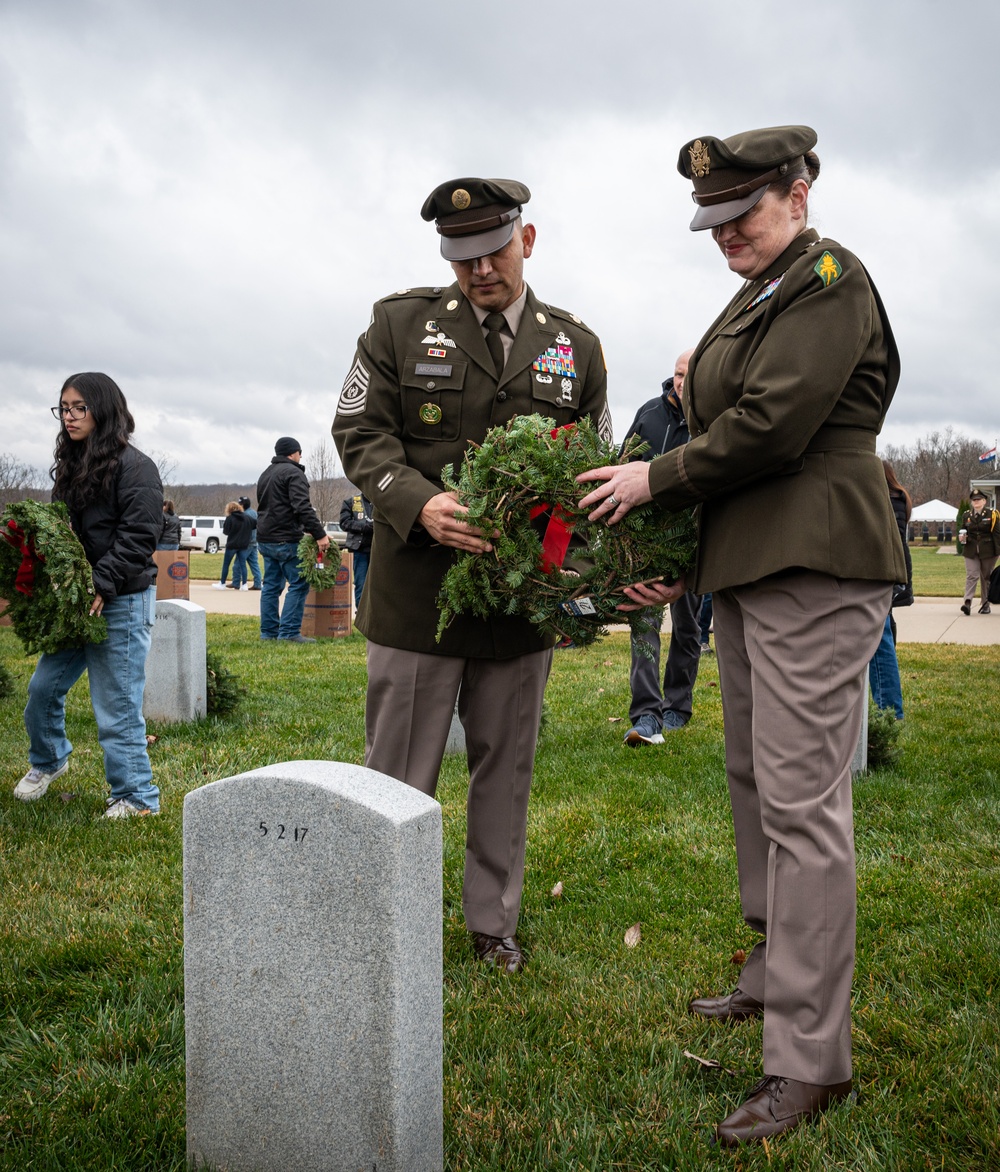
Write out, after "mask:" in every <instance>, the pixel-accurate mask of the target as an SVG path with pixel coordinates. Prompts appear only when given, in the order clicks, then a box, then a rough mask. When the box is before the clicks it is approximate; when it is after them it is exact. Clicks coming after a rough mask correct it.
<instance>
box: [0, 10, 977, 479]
mask: <svg viewBox="0 0 1000 1172" xmlns="http://www.w3.org/2000/svg"><path fill="white" fill-rule="evenodd" d="M998 13H1000V7H998V6H997V5H995V4H992V3H987V2H986V0H983V2H982V3H978V4H972V3H966V2H963V0H958V2H954V0H953V2H952V3H948V4H945V3H941V2H937V0H935V2H926V0H908V2H906V3H902V2H892V0H877V2H873V0H843V2H841V3H836V4H833V3H823V2H816V3H802V4H799V5H789V4H787V3H775V2H773V0H758V2H757V3H755V4H752V5H748V4H746V3H745V2H740V3H736V2H728V0H727V2H721V0H699V2H697V3H683V4H681V3H675V2H673V0H658V2H657V0H647V2H645V3H638V2H636V0H616V2H614V3H609V2H607V0H604V2H598V0H573V2H569V0H565V2H564V0H557V2H551V0H533V2H525V0H508V2H507V3H505V4H503V5H501V6H499V7H498V6H495V5H482V4H466V5H461V6H453V5H448V6H440V5H422V4H414V3H406V2H404V0H393V2H379V0H359V2H357V3H352V4H346V3H343V2H339V3H338V2H332V0H322V2H320V0H312V2H311V0H282V3H280V4H279V3H276V2H271V3H266V2H262V0H197V2H195V0H170V2H169V3H166V2H163V0H159V2H157V0H0V261H2V272H3V290H4V312H3V313H2V314H0V394H2V399H3V413H2V418H3V426H2V432H0V451H9V452H13V453H14V454H15V455H16V456H18V457H19V458H20V459H22V460H24V461H25V462H27V463H29V464H32V465H35V466H37V467H39V468H47V467H48V465H49V463H50V461H51V453H52V446H53V442H54V439H55V431H56V424H55V422H54V420H53V419H52V418H51V416H50V415H49V413H48V408H49V407H50V406H51V405H52V404H53V403H55V402H56V400H57V395H58V390H59V387H60V386H61V384H62V382H63V380H64V379H65V378H66V377H67V376H68V375H69V374H71V373H73V372H75V371H80V370H103V371H106V372H107V373H108V374H110V375H111V376H112V377H113V378H115V380H116V381H117V382H118V383H119V385H120V386H121V388H122V390H123V391H124V392H125V395H126V397H127V399H128V401H129V406H130V408H131V409H132V412H133V414H134V416H135V418H136V423H137V432H136V442H137V444H138V446H139V447H141V448H142V449H143V450H145V451H147V452H150V453H153V454H155V455H157V456H165V457H166V458H167V459H169V460H171V461H174V462H176V465H177V472H176V476H175V478H174V479H175V481H176V482H178V483H184V482H187V483H196V482H206V481H207V482H214V481H236V482H244V481H250V480H254V479H256V477H257V475H258V474H259V473H260V471H261V470H262V469H263V468H264V466H265V465H266V464H267V463H268V461H269V459H270V457H271V455H272V453H273V444H274V440H275V439H276V438H277V437H278V436H279V435H285V434H291V435H293V436H295V437H297V438H298V439H299V440H300V442H301V443H302V445H303V449H304V451H305V453H306V457H307V459H306V464H307V467H308V454H309V453H310V451H311V450H312V449H313V448H315V447H316V446H317V445H318V444H321V443H323V442H324V441H329V427H330V422H331V419H332V415H333V411H334V407H335V404H336V399H337V395H338V393H339V390H340V387H341V384H342V383H343V380H344V376H345V375H346V373H347V371H348V368H349V367H350V365H351V360H352V357H353V352H354V346H355V342H356V339H357V336H358V334H359V333H361V332H362V331H363V330H364V329H365V328H366V326H367V324H368V321H369V317H370V308H371V303H372V302H373V301H374V300H376V299H377V298H379V297H381V296H384V295H385V294H387V293H391V292H393V291H394V290H396V289H398V288H402V287H406V286H412V285H437V284H447V283H449V282H450V280H451V279H452V278H451V271H450V269H449V268H448V266H447V264H446V262H444V261H443V260H442V259H441V257H440V255H439V253H438V237H437V234H436V233H435V231H434V228H433V225H428V224H425V223H424V221H423V220H421V219H420V216H419V210H420V206H421V204H422V202H423V200H424V198H425V197H426V195H427V194H428V193H429V191H430V190H431V189H432V188H433V187H435V186H436V185H437V184H438V183H440V182H443V181H445V180H447V179H450V178H453V177H458V176H465V175H496V176H503V177H509V178H516V179H520V180H522V181H523V182H525V183H527V185H528V186H529V187H530V188H531V191H532V199H531V203H530V204H529V205H528V208H527V209H526V218H528V219H530V220H531V221H532V222H533V223H534V224H535V225H536V227H537V229H538V242H537V245H536V250H535V254H534V255H533V256H532V257H531V258H530V259H529V260H528V262H527V264H526V266H525V275H526V277H527V280H528V281H529V283H530V284H531V285H532V287H533V289H534V290H535V292H536V293H537V294H538V295H539V296H540V297H541V298H542V299H543V300H545V301H549V302H551V303H553V304H555V305H559V306H562V307H563V308H566V309H569V310H571V311H572V312H574V313H576V314H578V315H579V316H580V317H582V318H583V319H584V321H586V322H587V323H588V324H589V325H590V326H591V327H592V328H593V329H594V330H596V331H597V333H598V334H600V336H601V339H602V341H603V343H604V349H605V353H606V356H607V362H608V370H609V396H610V401H611V408H612V413H613V415H614V419H615V425H616V432H617V434H618V436H619V438H620V437H621V436H622V435H623V434H624V431H625V429H626V427H627V426H628V424H629V423H630V422H631V419H632V417H633V415H634V413H635V410H636V407H637V406H638V405H639V404H640V403H641V402H643V401H644V400H645V399H648V398H650V397H651V396H652V395H654V394H656V393H657V391H658V389H659V384H660V382H661V380H662V379H663V378H664V377H666V375H667V374H669V373H670V371H671V370H672V366H673V360H674V357H675V356H676V354H677V353H678V352H679V351H680V350H683V349H686V348H687V347H689V346H693V345H694V344H695V342H696V341H697V340H698V338H699V337H700V335H701V334H702V332H703V331H704V329H705V328H706V326H707V325H708V324H709V323H710V322H711V321H712V319H713V318H714V317H715V315H716V314H717V312H718V311H719V309H721V307H722V306H723V305H724V304H725V302H726V301H728V299H729V298H730V296H731V295H732V294H733V292H735V289H736V280H737V278H736V277H734V276H733V275H732V274H731V273H729V271H728V269H727V268H726V266H725V262H724V261H723V259H722V258H721V256H720V255H719V253H718V251H717V249H716V246H715V245H714V244H713V242H712V240H711V237H710V234H709V233H707V232H701V233H692V232H689V231H688V227H687V225H688V222H689V220H690V217H691V214H692V206H693V205H692V204H691V199H690V195H689V191H690V185H689V183H688V182H686V181H684V180H683V179H682V178H681V177H680V176H679V175H678V174H677V171H676V162H677V154H678V151H679V149H680V147H681V146H682V145H683V144H684V143H685V142H686V141H688V140H689V139H691V138H693V137H695V136H696V135H702V134H715V135H719V136H726V135H729V134H734V133H736V132H737V131H741V130H745V129H749V128H751V127H756V126H769V125H776V124H783V123H799V122H804V123H808V124H809V125H811V126H813V127H815V128H816V130H817V132H818V134H819V143H818V146H817V152H818V154H819V156H820V158H821V160H822V163H823V172H822V175H821V176H820V179H819V181H818V183H817V185H816V187H815V188H814V190H813V193H812V196H811V198H810V215H811V220H812V223H813V224H814V225H815V226H816V227H817V228H819V230H820V231H821V232H822V233H824V234H825V235H828V236H831V237H833V238H834V239H836V240H839V241H840V242H842V243H843V244H844V245H845V246H847V247H849V248H850V249H852V250H853V251H854V252H855V253H857V254H858V255H859V256H860V257H861V259H862V260H863V261H864V263H865V264H866V266H867V268H868V270H869V272H870V273H871V275H872V278H873V280H874V281H875V283H876V284H877V285H878V287H879V290H880V292H881V294H882V297H883V300H884V301H885V304H886V306H887V308H888V311H889V315H890V318H891V321H892V324H893V327H894V330H895V333H896V338H897V341H898V344H899V349H900V352H901V355H902V364H903V377H902V381H901V383H900V387H899V390H898V392H897V394H896V398H895V401H894V403H893V405H892V409H891V411H890V414H889V417H888V420H887V423H886V427H885V429H884V430H883V433H882V442H883V443H886V442H889V443H908V442H911V441H912V440H914V439H916V438H917V437H918V436H921V435H924V434H926V433H927V432H929V431H932V430H935V429H943V428H944V427H947V426H952V427H954V428H955V429H956V430H957V431H960V432H963V433H965V434H968V435H972V436H977V437H979V438H980V439H982V440H983V441H984V442H985V444H986V446H991V445H992V444H993V442H994V441H995V439H996V433H997V431H998V429H1000V391H998V389H997V383H998V379H997V374H996V360H995V353H996V348H997V322H998V320H1000V292H998V290H1000V264H998V263H997V257H998V255H1000V245H998V241H1000V175H998V171H1000V132H998V129H997V109H998V101H997V97H998V92H997V91H998V85H997V69H996V45H997V43H998V40H1000V36H998V34H1000V17H998Z"/></svg>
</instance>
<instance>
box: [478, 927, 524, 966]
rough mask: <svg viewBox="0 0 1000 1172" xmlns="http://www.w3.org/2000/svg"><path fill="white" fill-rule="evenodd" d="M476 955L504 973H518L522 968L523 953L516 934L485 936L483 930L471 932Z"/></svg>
mask: <svg viewBox="0 0 1000 1172" xmlns="http://www.w3.org/2000/svg"><path fill="white" fill-rule="evenodd" d="M470 935H471V936H472V947H473V948H474V949H475V950H476V956H478V957H479V959H480V960H482V961H485V962H486V964H491V965H493V966H494V968H498V969H503V971H504V972H505V973H519V972H520V971H521V969H523V968H524V953H523V951H522V950H521V945H520V944H519V943H518V941H517V937H516V936H503V937H501V936H487V935H486V933H485V932H471V933H470Z"/></svg>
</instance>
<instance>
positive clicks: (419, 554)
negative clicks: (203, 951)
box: [332, 178, 611, 972]
mask: <svg viewBox="0 0 1000 1172" xmlns="http://www.w3.org/2000/svg"><path fill="white" fill-rule="evenodd" d="M529 198H530V192H529V191H528V189H527V187H525V186H524V184H523V183H517V182H515V181H513V180H509V179H472V178H468V179H454V180H452V181H451V182H448V183H443V184H441V186H440V187H438V188H436V189H435V190H434V191H433V192H431V194H430V195H429V196H428V198H427V200H426V202H425V203H424V206H423V208H422V209H421V213H420V214H421V215H422V216H423V218H424V219H425V220H433V221H435V223H436V224H437V230H438V233H439V234H440V237H441V255H442V256H443V257H444V258H445V260H448V261H450V262H451V266H452V269H453V270H454V273H455V276H456V278H457V280H456V282H455V283H454V284H453V285H450V286H448V287H447V288H441V287H440V286H439V287H435V288H419V289H401V290H400V291H399V292H398V293H394V294H392V295H391V296H389V297H385V298H383V299H382V300H381V301H379V302H377V303H376V305H375V307H374V311H373V315H372V321H371V324H370V325H369V327H368V329H367V331H366V332H365V333H364V334H363V335H362V336H361V338H360V339H359V340H358V349H357V352H356V354H355V356H354V362H353V364H352V366H351V369H350V371H349V373H348V375H347V379H346V381H345V383H344V387H343V390H342V392H341V395H340V401H339V403H338V406H337V414H336V418H335V419H334V422H333V428H332V430H333V436H334V439H335V440H336V443H337V447H338V450H339V451H340V455H341V459H342V460H343V462H344V471H345V472H346V474H347V475H348V476H349V477H350V479H351V480H352V481H353V482H354V483H355V484H356V485H357V486H358V487H359V488H360V489H361V491H362V492H363V493H364V494H365V496H367V497H368V498H369V499H370V500H371V501H372V503H373V505H374V510H375V535H374V539H373V542H372V550H371V563H370V567H369V572H368V579H367V586H366V589H365V592H364V596H363V598H362V601H361V608H360V610H359V612H358V618H357V626H358V628H359V629H360V630H361V631H362V632H363V633H364V634H365V635H366V636H367V638H368V698H367V707H366V714H365V726H366V749H365V764H366V765H367V766H368V767H369V768H371V769H377V770H379V771H380V772H382V773H385V774H388V775H389V776H390V777H397V778H399V779H400V780H401V781H405V782H406V783H407V784H408V785H412V786H414V787H415V788H417V789H419V790H422V791H423V792H424V793H427V794H430V795H433V794H434V792H435V789H436V787H437V780H438V771H439V769H440V767H441V758H442V756H443V754H444V747H445V743H446V741H447V737H448V730H449V727H450V724H451V718H452V714H453V712H454V710H455V701H456V698H457V700H458V712H459V717H460V719H461V721H462V724H463V726H464V728H465V736H466V743H467V746H468V760H469V773H470V779H469V796H468V830H467V839H466V856H465V859H466V861H465V882H464V887H463V896H462V905H463V909H464V912H465V921H466V926H467V927H468V929H469V931H470V933H471V934H472V940H473V945H474V947H475V950H476V953H477V955H478V956H479V957H480V958H481V959H482V960H484V961H485V962H487V963H489V964H493V965H496V966H498V967H500V968H502V969H504V970H506V971H507V972H517V971H518V970H519V969H520V968H521V967H522V966H523V963H524V957H523V954H522V950H521V946H520V944H519V943H518V940H517V938H516V936H515V930H516V928H517V918H518V913H519V910H520V905H521V888H522V884H523V880H524V845H525V833H526V823H527V810H528V793H529V790H530V787H531V773H532V767H533V764H534V755H535V742H536V739H537V735H538V722H539V716H540V713H541V706H542V694H543V692H544V689H545V682H546V679H547V677H548V673H549V668H550V666H551V662H552V644H553V642H554V640H552V639H551V638H546V637H544V636H542V635H540V634H539V633H538V632H537V630H536V629H535V628H534V627H533V626H532V624H531V623H529V622H528V621H527V620H526V619H522V618H514V617H510V616H505V615H497V616H496V617H494V618H493V619H490V620H483V619H478V618H473V617H471V616H468V615H459V616H457V617H456V618H455V619H454V621H453V622H452V623H451V624H450V625H449V627H448V628H447V630H446V631H445V632H444V634H443V636H442V638H441V641H440V643H438V642H436V641H435V632H436V630H437V622H438V609H437V606H436V599H437V595H438V591H439V589H440V586H441V580H442V578H443V577H444V575H445V573H446V571H447V570H448V567H449V566H450V565H451V564H452V562H453V560H454V556H455V554H454V551H455V550H461V551H463V552H467V551H472V552H474V553H486V552H488V551H490V550H491V549H492V546H491V544H490V542H489V537H490V535H489V534H483V533H481V532H480V531H479V530H478V529H476V528H474V527H472V526H470V525H468V524H467V523H466V522H465V520H464V519H463V516H464V514H465V513H466V512H467V510H466V509H464V508H463V507H462V506H461V505H459V504H458V502H457V500H456V498H455V496H454V494H453V493H449V492H444V491H443V486H442V481H441V470H442V468H443V467H444V466H445V465H446V464H457V463H458V462H459V461H460V460H461V459H462V457H463V455H464V453H465V451H466V449H467V448H468V446H469V444H470V443H476V442H481V441H482V440H483V438H484V437H485V435H486V432H487V430H488V429H489V428H490V427H494V426H496V425H498V424H499V425H502V424H506V423H507V422H508V421H509V420H510V419H512V418H513V417H514V416H515V415H528V414H531V413H533V412H538V413H541V414H543V415H546V416H548V417H550V418H552V419H554V420H555V421H556V423H557V424H564V423H570V422H572V421H574V420H577V419H581V418H583V417H584V416H590V417H591V418H592V419H593V420H594V421H595V422H597V423H598V424H599V426H600V429H601V432H602V434H603V435H604V437H605V438H606V439H608V440H610V438H611V419H610V415H609V414H608V408H607V402H606V386H607V375H606V371H605V366H604V357H603V353H602V351H601V346H600V342H599V341H598V339H597V337H596V336H595V335H594V334H593V332H592V331H591V330H589V329H588V328H587V327H586V326H585V325H584V324H583V323H582V322H581V321H580V319H579V318H578V317H577V316H576V315H575V314H572V313H567V312H566V311H565V310H562V309H556V308H554V307H553V306H551V305H548V304H546V303H544V302H542V301H539V300H538V298H537V297H536V296H535V294H534V293H533V292H532V290H531V289H529V288H528V286H527V285H526V284H525V283H524V280H523V275H522V274H523V265H524V261H525V260H526V259H527V258H528V257H529V256H531V253H532V250H533V248H534V245H535V228H534V225H532V224H525V223H522V220H521V210H522V207H523V205H524V204H526V203H527V202H528V199H529Z"/></svg>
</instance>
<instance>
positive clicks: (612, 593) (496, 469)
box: [437, 415, 697, 646]
mask: <svg viewBox="0 0 1000 1172" xmlns="http://www.w3.org/2000/svg"><path fill="white" fill-rule="evenodd" d="M645 448H646V445H645V444H644V443H643V442H642V441H641V440H639V439H638V437H635V438H634V439H633V440H631V441H629V443H628V444H627V445H626V447H625V450H624V451H623V452H622V454H621V456H620V457H619V455H618V453H617V452H616V451H615V449H614V448H613V447H612V446H611V445H610V444H608V443H606V442H605V441H603V440H602V439H601V438H600V436H599V435H598V434H597V431H596V429H595V428H594V426H593V424H592V423H591V422H590V420H589V419H584V420H581V421H580V422H579V423H575V424H569V425H568V426H566V427H557V426H556V424H555V422H554V421H553V420H551V419H546V418H545V417H544V416H541V415H522V416H517V417H515V418H514V419H512V420H511V421H510V423H509V424H507V426H506V427H494V428H491V429H490V430H489V431H488V432H487V433H486V438H485V439H484V440H483V442H482V443H481V444H473V445H471V447H470V448H469V450H468V451H467V452H466V454H465V458H464V460H463V463H462V465H461V468H460V470H459V474H458V476H457V477H456V476H455V471H454V467H453V465H451V464H449V465H448V466H447V467H445V468H444V470H443V471H442V474H441V476H442V480H443V482H444V485H445V488H446V489H448V490H449V491H453V492H455V493H456V494H457V496H458V499H459V501H460V502H461V503H462V504H463V505H465V506H466V507H467V508H468V510H469V514H468V521H469V523H470V524H472V525H476V526H478V527H479V528H480V529H482V530H483V531H484V532H485V533H493V532H499V537H494V538H492V539H491V541H492V544H493V550H492V552H490V553H484V554H470V553H466V554H461V555H459V556H458V558H457V559H456V560H455V562H454V564H453V565H452V566H451V568H450V569H449V570H448V572H447V574H446V575H445V577H444V581H443V583H442V586H441V592H440V594H439V595H438V607H439V608H440V612H441V614H440V621H439V623H438V631H437V638H438V641H440V639H441V635H442V634H443V633H444V631H445V630H446V628H447V627H448V625H449V623H450V622H451V621H452V619H453V618H454V617H455V616H456V615H458V614H472V615H477V616H478V617H480V618H489V617H491V616H492V615H495V614H507V615H522V616H524V617H525V618H528V619H530V620H531V622H533V623H534V624H535V625H536V626H537V627H538V628H539V629H540V630H541V631H543V632H544V633H546V634H548V635H555V636H557V637H559V638H568V639H571V640H572V641H573V642H574V643H576V644H578V645H581V646H583V645H586V644H589V643H593V642H594V641H595V640H596V639H598V638H599V637H600V636H602V635H604V634H606V633H607V632H606V629H605V624H606V623H607V622H608V621H609V620H610V619H616V620H618V621H622V618H623V616H622V614H621V612H618V611H617V607H618V604H619V603H620V602H624V601H628V600H627V598H626V596H625V594H624V593H623V591H624V587H626V586H628V585H631V584H633V583H636V582H656V581H674V580H675V579H677V578H678V577H679V576H680V575H681V574H682V573H684V572H685V571H686V570H687V569H688V568H689V567H690V565H691V563H692V561H693V560H694V552H695V547H696V544H697V541H696V535H695V523H694V518H693V516H692V514H691V512H690V511H685V512H682V513H665V512H664V511H663V510H662V509H660V508H659V507H658V506H656V505H654V504H648V505H643V506H640V507H639V508H635V509H632V510H631V511H630V512H629V513H628V514H627V516H626V517H625V518H624V519H623V520H622V521H620V522H618V523H617V524H615V525H606V524H604V523H602V522H597V523H592V522H590V521H588V520H587V513H586V512H585V511H584V510H582V509H581V508H580V505H579V501H580V498H581V497H583V496H584V495H586V491H587V490H585V489H584V488H583V487H582V486H581V485H579V484H577V482H576V477H577V476H578V475H579V474H580V473H581V472H585V471H587V470H589V469H591V468H597V467H601V466H603V465H606V464H623V463H627V462H628V461H629V460H630V459H634V458H635V457H636V456H637V455H640V454H641V453H642V452H643V451H644V450H645Z"/></svg>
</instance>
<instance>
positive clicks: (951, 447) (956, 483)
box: [882, 427, 985, 504]
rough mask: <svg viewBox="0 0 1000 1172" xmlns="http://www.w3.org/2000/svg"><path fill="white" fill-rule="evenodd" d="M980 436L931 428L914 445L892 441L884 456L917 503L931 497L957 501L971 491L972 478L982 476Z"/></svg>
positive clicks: (947, 428) (981, 443)
mask: <svg viewBox="0 0 1000 1172" xmlns="http://www.w3.org/2000/svg"><path fill="white" fill-rule="evenodd" d="M984 447H985V444H984V443H983V442H982V440H980V439H976V438H973V437H970V436H965V435H955V433H954V431H953V429H952V428H950V427H946V428H945V429H944V431H932V432H930V433H929V434H928V435H926V436H924V437H923V438H922V439H919V440H917V441H916V443H915V444H912V445H902V446H899V445H896V444H889V445H888V446H887V447H886V448H885V450H884V451H883V453H882V455H883V456H884V457H885V459H887V460H888V461H889V463H890V464H892V466H893V470H894V471H895V473H896V476H897V477H898V479H899V482H900V484H903V485H905V486H906V488H907V489H908V491H909V493H910V496H911V497H912V498H913V503H914V504H922V503H923V502H924V501H929V500H935V499H936V500H942V501H947V502H948V503H949V504H956V503H957V502H958V501H960V500H962V499H964V498H965V497H966V496H968V493H969V481H970V480H973V479H975V478H976V477H977V476H979V475H980V472H981V469H980V464H979V454H980V452H982V450H983V448H984Z"/></svg>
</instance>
